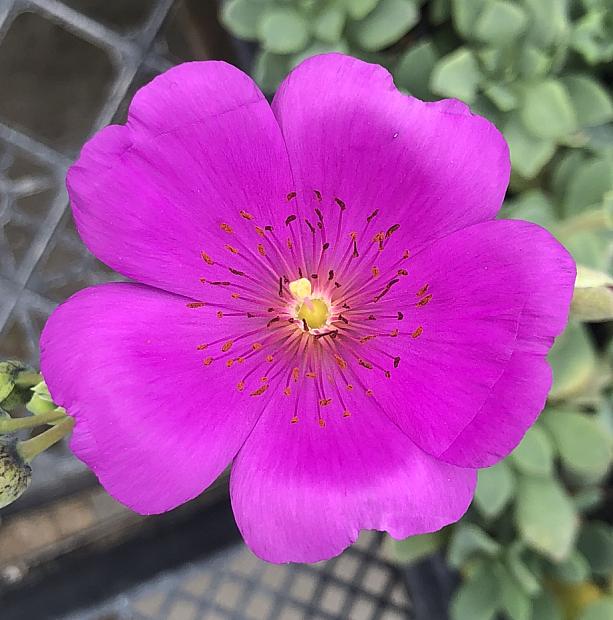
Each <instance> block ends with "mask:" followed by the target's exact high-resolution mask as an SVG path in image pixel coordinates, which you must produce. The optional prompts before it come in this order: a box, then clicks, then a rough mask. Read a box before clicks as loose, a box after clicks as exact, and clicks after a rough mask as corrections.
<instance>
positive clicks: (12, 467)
mask: <svg viewBox="0 0 613 620" xmlns="http://www.w3.org/2000/svg"><path fill="white" fill-rule="evenodd" d="M31 480H32V468H31V467H30V466H29V465H28V464H27V463H26V462H25V461H24V460H23V459H22V458H21V456H20V455H19V452H18V451H17V440H16V439H15V438H14V437H1V436H0V508H4V507H5V506H8V505H9V504H12V503H13V502H14V501H15V500H16V499H18V498H19V497H20V496H21V494H22V493H23V492H24V491H25V490H26V489H27V488H28V486H29V485H30V481H31Z"/></svg>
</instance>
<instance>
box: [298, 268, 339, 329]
mask: <svg viewBox="0 0 613 620" xmlns="http://www.w3.org/2000/svg"><path fill="white" fill-rule="evenodd" d="M289 290H290V293H291V294H292V297H293V298H294V299H295V300H296V301H297V302H299V303H298V304H297V305H296V307H295V316H296V318H297V319H298V320H300V321H303V322H304V323H306V325H305V328H306V329H305V331H306V330H308V329H320V328H322V327H324V326H325V325H326V324H327V322H328V319H329V318H330V307H329V306H328V304H327V303H326V302H325V301H324V300H323V299H321V298H318V297H312V293H313V287H312V286H311V282H310V280H308V279H307V278H300V279H299V280H294V281H293V282H290V283H289Z"/></svg>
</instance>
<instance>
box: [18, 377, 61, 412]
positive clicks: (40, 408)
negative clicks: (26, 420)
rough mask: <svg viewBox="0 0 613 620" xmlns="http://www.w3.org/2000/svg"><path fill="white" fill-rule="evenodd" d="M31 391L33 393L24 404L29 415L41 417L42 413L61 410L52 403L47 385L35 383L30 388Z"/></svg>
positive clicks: (42, 382)
mask: <svg viewBox="0 0 613 620" xmlns="http://www.w3.org/2000/svg"><path fill="white" fill-rule="evenodd" d="M32 391H33V392H34V394H33V395H32V398H30V400H29V401H28V403H27V404H26V409H27V410H28V411H29V412H30V413H32V414H34V415H41V414H43V413H49V412H51V411H60V410H61V408H60V407H58V406H57V405H56V404H55V403H54V402H53V399H52V398H51V394H49V389H48V388H47V384H46V383H45V382H44V381H40V382H39V383H37V384H36V385H35V386H34V387H33V388H32Z"/></svg>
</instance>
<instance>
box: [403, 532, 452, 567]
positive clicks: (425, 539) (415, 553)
mask: <svg viewBox="0 0 613 620" xmlns="http://www.w3.org/2000/svg"><path fill="white" fill-rule="evenodd" d="M444 541H445V535H444V534H443V532H442V531H440V530H439V531H438V532H434V533H432V534H423V535H421V536H410V537H409V538H405V539H404V540H393V539H392V541H391V547H392V552H393V555H394V557H395V558H396V559H397V560H398V561H399V562H402V563H403V564H412V563H413V562H417V561H419V560H421V559H423V558H425V557H427V556H429V555H431V554H432V553H434V552H435V551H438V549H440V547H441V546H442V545H443V543H444Z"/></svg>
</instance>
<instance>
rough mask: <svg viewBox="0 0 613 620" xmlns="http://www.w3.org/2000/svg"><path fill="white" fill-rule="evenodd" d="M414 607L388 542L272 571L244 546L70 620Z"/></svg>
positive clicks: (377, 619) (395, 616)
mask: <svg viewBox="0 0 613 620" xmlns="http://www.w3.org/2000/svg"><path fill="white" fill-rule="evenodd" d="M409 613H410V606H409V602H408V600H407V595H406V590H405V587H404V584H403V582H402V576H401V574H400V572H399V570H398V568H397V567H395V566H394V565H392V564H390V563H389V562H388V561H386V560H385V559H383V557H382V536H381V535H380V534H375V533H372V532H370V533H366V534H364V535H362V536H361V537H360V540H359V541H358V542H357V543H356V545H354V547H352V548H351V549H349V550H348V551H346V552H345V553H344V554H343V555H341V556H340V557H338V558H335V559H333V560H329V561H327V562H321V563H320V564H317V565H312V566H309V565H294V564H292V565H283V566H278V565H270V564H266V563H265V562H262V561H260V560H258V559H257V558H256V557H255V556H253V555H252V554H251V553H250V552H249V551H248V550H247V549H246V548H245V547H244V546H243V545H236V546H235V547H233V548H232V549H230V550H225V551H223V552H222V553H219V554H217V555H215V556H213V557H211V558H207V559H205V560H202V561H200V562H197V563H193V564H191V565H189V566H187V567H184V568H182V569H181V570H179V571H174V572H172V573H170V574H166V575H162V576H160V577H158V578H157V579H155V580H152V581H151V582H150V583H147V584H143V585H140V586H138V587H136V588H134V589H133V590H130V591H128V592H125V593H123V594H122V595H121V596H119V597H117V598H116V599H114V600H112V601H109V602H107V603H106V604H104V605H102V606H100V607H98V608H97V609H95V610H89V611H87V610H86V611H80V612H78V613H76V614H74V615H71V616H69V617H67V618H65V619H64V620H162V619H164V620H264V619H266V618H274V619H275V620H277V619H279V620H307V619H312V620H315V619H316V620H335V619H338V618H342V619H346V618H349V619H351V620H402V619H403V618H407V617H409Z"/></svg>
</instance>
